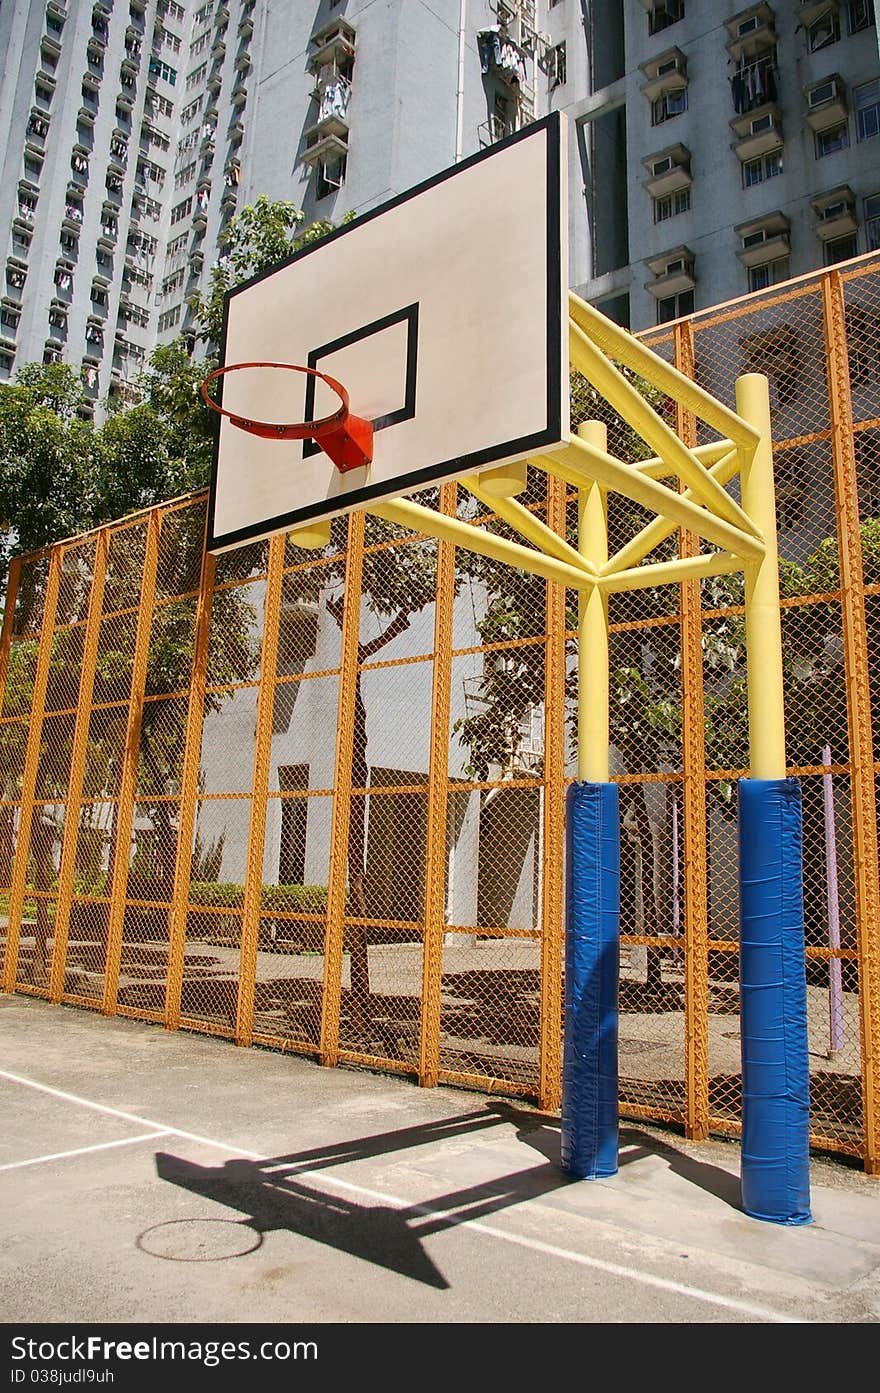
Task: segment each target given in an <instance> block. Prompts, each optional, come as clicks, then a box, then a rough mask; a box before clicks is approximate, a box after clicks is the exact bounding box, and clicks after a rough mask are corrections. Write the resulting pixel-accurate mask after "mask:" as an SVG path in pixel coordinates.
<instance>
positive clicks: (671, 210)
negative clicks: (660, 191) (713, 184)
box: [653, 188, 691, 222]
mask: <svg viewBox="0 0 880 1393" xmlns="http://www.w3.org/2000/svg"><path fill="white" fill-rule="evenodd" d="M653 204H654V221H655V222H665V221H666V219H667V218H674V217H675V216H676V215H677V214H678V213H686V212H688V210H689V208H690V206H691V191H690V189H689V188H687V189H677V190H676V192H675V193H669V194H666V195H665V196H664V197H663V198H655V199H654V200H653Z"/></svg>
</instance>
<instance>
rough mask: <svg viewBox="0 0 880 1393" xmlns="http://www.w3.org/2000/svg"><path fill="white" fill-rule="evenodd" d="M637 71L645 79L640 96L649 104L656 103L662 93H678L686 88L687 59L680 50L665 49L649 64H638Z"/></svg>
mask: <svg viewBox="0 0 880 1393" xmlns="http://www.w3.org/2000/svg"><path fill="white" fill-rule="evenodd" d="M639 71H640V72H641V73H642V74H643V75H644V78H645V80H644V82H643V83H642V86H641V91H642V95H643V96H644V97H645V98H647V100H648V101H649V102H653V101H656V99H657V98H658V97H661V96H662V95H663V93H664V92H680V91H681V89H682V88H683V87H687V58H686V57H685V55H684V54H683V53H682V51H681V49H680V48H670V49H667V50H666V52H665V53H661V54H659V55H658V56H657V57H656V58H652V59H650V61H649V62H646V63H640V64H639Z"/></svg>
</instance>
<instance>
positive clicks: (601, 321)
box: [568, 291, 758, 450]
mask: <svg viewBox="0 0 880 1393" xmlns="http://www.w3.org/2000/svg"><path fill="white" fill-rule="evenodd" d="M568 312H569V314H570V316H571V318H572V319H573V320H574V321H575V323H576V324H577V326H578V328H579V329H581V330H582V331H583V332H584V333H585V334H587V335H588V336H589V337H590V338H591V339H592V340H593V342H594V343H595V344H598V346H599V347H600V348H602V349H604V350H605V351H606V352H607V353H611V354H612V355H613V356H614V357H615V358H616V359H617V361H618V362H619V363H623V364H624V365H625V366H626V367H628V368H632V369H633V371H634V372H637V373H638V374H639V376H640V377H643V378H644V379H645V381H646V382H650V383H651V384H652V385H653V386H654V387H659V389H660V391H661V392H666V393H667V395H668V396H670V397H672V398H673V399H674V400H675V401H677V402H680V403H681V405H682V406H683V407H684V408H685V410H686V411H692V412H693V413H694V415H695V416H699V418H700V420H701V421H705V422H706V424H707V425H710V426H713V427H714V428H715V430H717V431H718V432H719V433H720V434H721V435H729V436H730V438H731V440H734V441H736V443H737V444H738V445H742V446H745V447H746V448H747V449H751V450H754V449H755V448H756V446H757V444H758V433H757V431H756V430H755V428H754V427H753V426H751V425H749V423H748V422H747V421H744V420H743V419H742V417H740V416H738V415H737V414H736V412H735V411H731V410H730V408H729V407H727V406H725V405H724V404H723V403H722V402H720V401H718V400H717V399H716V398H715V397H713V396H712V395H711V393H710V392H706V391H704V390H703V388H702V387H698V386H697V384H696V382H692V381H691V379H690V378H688V377H685V376H684V374H683V373H680V372H679V371H678V368H674V367H672V365H671V364H670V363H667V362H665V361H664V359H662V358H661V357H660V356H659V354H657V353H654V352H653V351H652V350H651V349H650V348H646V347H645V345H644V344H643V343H639V341H638V339H635V338H633V336H632V334H630V333H629V332H628V331H627V330H626V329H621V328H620V326H619V325H617V324H614V323H613V322H612V321H611V320H610V319H607V318H606V317H605V315H604V314H600V313H599V311H598V310H595V309H593V306H592V305H588V304H587V303H586V301H585V300H582V299H581V298H580V296H579V295H575V294H574V292H573V291H569V293H568Z"/></svg>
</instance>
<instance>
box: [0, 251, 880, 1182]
mask: <svg viewBox="0 0 880 1393" xmlns="http://www.w3.org/2000/svg"><path fill="white" fill-rule="evenodd" d="M643 338H644V340H645V341H646V342H647V343H648V344H649V346H650V347H652V348H653V349H655V351H656V352H658V353H659V354H661V355H662V356H664V357H666V358H667V359H668V360H670V361H672V362H674V363H675V364H676V365H677V366H678V367H679V368H680V369H681V370H682V371H683V372H685V373H686V374H687V375H690V376H693V377H694V378H695V379H696V380H697V381H698V382H699V383H700V385H702V386H703V387H705V388H707V389H708V390H709V391H711V392H712V393H713V394H715V395H716V396H717V397H719V398H720V399H721V400H723V401H726V402H728V403H729V404H730V405H731V406H733V404H734V402H733V392H734V382H735V379H736V378H737V377H738V376H739V375H740V374H742V373H744V372H752V371H761V372H766V373H767V374H768V376H769V378H770V383H771V398H772V404H773V423H774V451H775V462H776V482H777V495H778V510H779V528H780V551H781V556H782V558H783V562H782V595H783V626H784V644H785V665H786V684H787V686H786V702H787V738H788V757H789V759H790V762H791V765H790V773H792V774H795V775H797V776H798V777H799V778H800V779H801V780H802V784H803V790H804V812H805V836H804V841H805V898H806V928H807V982H808V1009H809V1047H810V1064H811V1075H812V1089H811V1093H812V1104H811V1138H812V1144H813V1146H814V1147H816V1148H821V1149H824V1150H830V1151H836V1152H839V1153H843V1154H846V1155H849V1156H853V1157H856V1158H859V1159H861V1161H862V1162H863V1164H864V1167H865V1169H866V1171H868V1172H869V1173H875V1172H877V1171H878V1170H880V1067H878V1058H880V887H878V848H877V783H878V774H880V762H878V761H877V759H876V752H877V750H878V748H880V739H878V729H877V723H878V721H880V637H878V636H880V257H878V256H876V255H874V256H869V257H863V258H860V259H858V260H857V261H855V262H852V263H848V264H847V265H846V266H845V267H843V268H835V269H833V270H829V271H826V272H822V273H817V274H815V275H812V276H808V277H805V278H803V279H801V280H799V281H796V282H790V283H788V284H786V285H781V286H776V287H774V288H773V289H772V290H770V291H767V292H763V293H761V294H758V295H753V296H750V297H747V298H745V299H743V300H740V301H737V302H735V303H733V304H730V305H728V306H725V307H719V308H715V309H713V310H708V311H703V312H701V313H699V314H697V315H694V316H693V317H691V318H690V319H688V320H683V321H679V322H677V323H676V324H674V325H668V326H664V327H663V328H662V329H658V330H656V331H653V332H651V333H649V334H646V335H644V336H643ZM572 404H573V424H577V423H579V422H580V421H582V420H586V419H591V418H594V417H596V416H601V415H602V414H603V411H605V410H606V409H605V408H604V407H603V404H602V402H601V401H599V400H597V399H596V397H595V394H594V393H593V392H592V391H591V390H590V388H589V385H588V384H587V383H586V382H585V381H584V380H583V379H581V378H577V377H574V378H573V380H572ZM658 404H659V406H660V408H661V410H662V409H664V406H665V404H664V403H663V402H662V401H660V402H659V403H658ZM666 409H668V410H669V411H670V414H672V407H671V405H669V406H667V407H666ZM608 424H609V432H610V435H609V443H610V448H612V449H614V450H616V451H617V452H619V453H623V452H624V451H625V450H626V449H628V448H631V447H632V442H628V441H627V439H626V436H625V433H624V432H623V431H622V430H621V428H620V424H619V422H615V421H614V420H612V419H609V421H608ZM675 424H676V427H677V429H678V430H679V432H680V433H681V434H682V435H683V437H684V438H685V439H687V440H689V441H690V442H691V443H699V442H700V434H699V430H698V428H697V425H696V422H695V421H694V420H693V418H690V417H688V416H687V415H686V413H683V412H680V411H679V413H678V418H677V420H676V421H675ZM420 501H427V502H428V504H429V506H433V507H436V508H438V509H440V510H443V511H446V512H458V513H459V514H460V515H462V516H465V515H466V516H468V517H472V516H473V513H474V510H476V513H477V515H478V516H479V514H480V511H481V509H480V508H479V505H477V504H475V503H474V502H473V501H472V500H470V499H469V498H467V497H465V496H464V494H463V492H461V493H460V492H459V491H458V490H457V489H456V487H455V485H453V484H447V485H444V486H443V488H442V489H440V490H439V491H437V492H436V494H433V495H432V494H429V495H427V496H425V495H422V496H421V500H420ZM525 501H526V502H527V504H528V505H529V506H530V507H532V508H533V510H534V511H535V513H536V514H537V515H538V516H540V517H541V518H542V519H543V520H544V521H545V522H547V523H548V525H549V526H551V527H552V528H554V529H555V530H557V531H560V532H562V531H564V530H565V529H566V526H568V527H569V528H571V529H572V530H573V525H574V520H575V519H574V511H575V507H576V505H575V502H574V500H573V499H572V498H570V497H568V498H567V497H566V491H565V488H564V486H563V485H561V484H558V483H557V482H556V481H554V480H552V479H547V478H546V477H545V476H543V475H542V476H540V477H539V478H537V479H534V480H533V481H532V483H531V484H530V491H529V493H528V494H527V495H526V496H525ZM205 506H206V498H205V496H204V495H203V494H199V495H195V496H191V497H186V498H183V499H176V500H173V501H171V502H169V503H167V504H165V505H162V506H161V507H157V508H155V509H153V510H151V511H149V512H146V513H143V514H139V515H136V516H132V517H129V518H126V519H124V520H122V521H121V522H118V523H114V524H112V525H110V526H107V527H105V528H102V529H100V530H99V531H97V532H94V533H90V534H88V535H86V536H82V537H77V538H74V539H72V540H69V541H66V542H62V543H59V544H58V545H56V546H53V547H52V548H51V549H49V550H48V551H47V552H44V553H41V554H39V555H34V556H28V557H25V558H22V559H19V560H17V561H15V562H14V563H13V565H12V569H11V573H10V581H9V587H8V593H7V597H6V607H5V612H4V622H3V630H2V639H0V681H2V707H0V795H2V798H0V924H2V935H3V948H4V956H3V979H2V984H3V988H4V990H6V991H18V992H23V993H27V994H30V995H32V996H38V997H44V998H48V999H49V1000H52V1001H57V1002H67V1003H70V1004H72V1005H79V1006H84V1007H90V1008H93V1009H97V1010H101V1011H103V1012H105V1013H106V1014H114V1013H116V1014H120V1015H128V1016H135V1017H138V1018H140V1019H146V1020H150V1021H155V1022H157V1023H160V1024H164V1025H165V1026H166V1027H167V1028H169V1029H176V1028H179V1027H184V1028H186V1029H191V1030H199V1031H206V1032H210V1033H213V1034H216V1035H221V1036H225V1037H228V1038H231V1039H234V1040H235V1041H236V1042H237V1043H239V1044H242V1045H249V1044H251V1043H260V1044H263V1045H268V1046H272V1047H276V1048H282V1049H289V1050H292V1051H297V1052H300V1053H305V1054H310V1055H313V1056H315V1057H316V1058H317V1059H319V1060H320V1061H321V1062H323V1063H325V1064H335V1063H337V1062H343V1061H344V1062H348V1063H352V1064H361V1065H366V1066H369V1067H371V1068H376V1069H386V1070H395V1071H398V1072H401V1073H405V1074H409V1075H413V1076H415V1077H417V1078H418V1079H419V1080H420V1081H421V1082H422V1083H424V1084H429V1085H430V1084H436V1083H437V1082H447V1083H458V1084H465V1085H467V1086H469V1087H472V1088H476V1089H485V1090H494V1091H499V1092H504V1093H507V1094H513V1095H519V1096H522V1097H525V1098H529V1099H532V1100H534V1101H536V1102H537V1103H538V1104H539V1106H541V1107H542V1108H545V1109H548V1110H553V1109H555V1108H558V1106H559V1103H560V1092H561V1053H562V1052H561V1039H562V1029H563V1005H562V1003H563V991H562V973H563V952H562V948H563V898H564V893H563V880H564V864H563V825H562V818H563V806H564V800H563V793H564V785H565V783H566V781H567V780H570V779H571V778H573V777H574V773H575V750H574V744H573V740H574V730H575V724H576V722H575V714H576V695H577V694H576V677H577V674H576V655H575V651H574V638H575V615H576V598H575V596H574V594H573V593H572V592H568V593H566V592H565V591H564V590H563V589H562V588H561V587H560V586H558V585H556V584H553V583H546V582H544V581H542V580H538V579H536V578H535V577H533V576H528V575H525V574H523V573H522V572H519V571H515V570H512V569H510V568H509V567H502V566H501V565H499V564H498V563H497V562H493V561H489V560H487V559H481V558H478V557H476V556H474V555H472V554H465V553H464V552H463V551H462V550H461V549H456V548H455V547H454V546H453V545H452V544H451V543H446V542H441V543H437V542H434V541H429V540H427V539H425V538H422V537H418V536H413V535H411V534H407V535H404V534H402V533H401V532H400V531H399V530H397V529H395V528H393V527H392V526H390V525H389V524H387V523H383V522H380V521H379V520H378V519H376V518H374V517H370V516H365V515H363V514H353V515H351V516H350V517H348V518H345V519H341V520H338V521H337V522H336V523H335V524H334V534H333V542H332V545H331V546H329V547H328V548H326V549H325V550H324V551H323V552H318V553H314V552H304V551H301V550H297V549H296V548H294V547H292V546H291V545H290V544H289V543H288V542H287V541H286V540H285V538H284V537H283V536H280V537H276V538H274V539H272V540H271V541H270V542H267V543H264V544H258V545H250V546H247V547H244V548H242V549H240V550H238V551H233V552H229V553H225V554H223V555H221V556H219V557H217V558H214V557H211V556H207V555H205V554H204V551H203V537H204V522H205ZM482 511H483V513H484V516H483V517H482V518H481V521H483V522H484V523H485V525H487V526H490V527H494V528H497V529H498V530H499V531H501V532H503V531H504V525H503V524H502V523H500V522H499V521H498V520H497V519H493V518H492V517H491V516H490V515H488V514H485V510H482ZM645 521H647V517H646V515H644V514H642V513H640V510H639V509H638V507H637V506H636V505H632V504H629V503H626V502H624V501H619V502H618V503H617V504H616V506H615V507H614V508H612V511H611V515H610V517H609V526H610V529H611V533H612V541H613V542H614V543H615V544H616V545H620V544H622V543H623V542H625V541H626V539H627V537H628V536H630V535H633V534H634V533H635V532H636V531H637V530H639V528H640V527H641V526H643V525H644V523H645ZM664 545H665V547H667V548H672V550H671V551H670V552H668V554H670V555H671V554H674V549H675V548H676V547H678V548H680V549H681V553H682V554H694V553H696V551H697V550H698V547H699V543H698V542H697V541H696V540H695V539H694V538H692V537H690V536H688V535H684V534H682V535H680V536H678V537H673V538H671V539H670V540H669V542H667V543H666V544H664ZM661 554H662V555H666V554H667V552H665V551H664V552H662V553H661V552H658V553H657V556H658V557H659V556H660V555H661ZM650 559H655V558H650ZM740 586H741V580H740V579H739V578H737V577H720V578H717V579H713V580H706V581H703V582H699V581H692V582H689V583H688V584H686V585H685V586H684V587H682V588H681V590H679V589H677V588H674V587H669V586H664V587H663V588H662V589H656V590H639V591H632V592H629V593H626V594H616V595H612V596H611V597H610V602H609V617H610V623H611V692H612V699H611V704H612V742H613V748H612V773H613V776H614V777H615V778H616V779H617V781H618V782H619V784H620V789H621V814H622V819H623V836H622V886H621V929H622V952H621V959H622V961H621V981H620V1101H621V1110H622V1113H623V1114H624V1115H625V1116H627V1117H630V1118H646V1119H655V1120H662V1121H667V1122H669V1123H672V1124H674V1125H678V1126H680V1127H682V1128H683V1129H684V1130H685V1131H686V1133H687V1135H689V1136H691V1137H694V1138H703V1137H706V1136H707V1135H709V1133H722V1132H728V1133H735V1132H737V1130H738V1128H739V1125H740V1053H739V1051H740V1044H739V1005H738V962H737V956H738V949H737V919H738V906H737V879H736V780H737V778H738V777H739V775H741V774H742V773H744V772H745V767H746V762H747V729H746V701H745V688H744V640H743V631H742V604H741V600H742V592H741V588H740Z"/></svg>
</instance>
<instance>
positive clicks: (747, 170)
mask: <svg viewBox="0 0 880 1393" xmlns="http://www.w3.org/2000/svg"><path fill="white" fill-rule="evenodd" d="M782 169H783V165H782V151H781V150H773V151H772V152H771V153H770V154H769V155H760V156H759V157H758V158H757V159H756V160H746V161H745V163H744V164H743V167H742V181H743V188H744V189H750V188H751V187H752V185H753V184H763V183H764V181H765V179H775V178H776V176H777V174H781V173H782Z"/></svg>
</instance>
